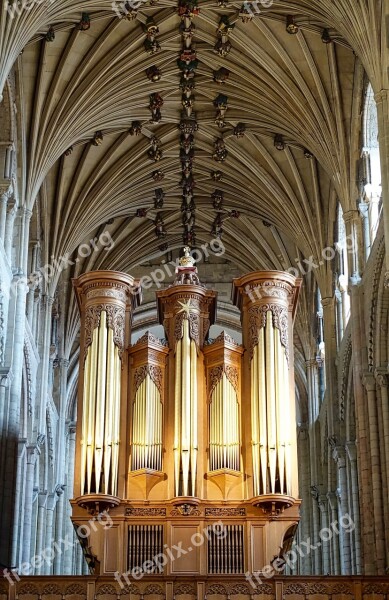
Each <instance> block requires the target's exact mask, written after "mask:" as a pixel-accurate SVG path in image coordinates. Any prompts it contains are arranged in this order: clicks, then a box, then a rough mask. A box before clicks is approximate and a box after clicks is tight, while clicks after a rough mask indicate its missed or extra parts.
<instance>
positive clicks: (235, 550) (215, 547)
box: [207, 525, 244, 574]
mask: <svg viewBox="0 0 389 600" xmlns="http://www.w3.org/2000/svg"><path fill="white" fill-rule="evenodd" d="M207 537H208V573H220V574H222V573H243V572H244V544H243V525H224V527H223V532H221V531H219V530H218V531H212V529H211V528H210V529H209V534H208V536H207Z"/></svg>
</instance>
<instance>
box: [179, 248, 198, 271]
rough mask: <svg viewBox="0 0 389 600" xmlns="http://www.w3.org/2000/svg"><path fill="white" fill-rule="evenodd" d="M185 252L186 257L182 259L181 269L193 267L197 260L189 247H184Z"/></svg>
mask: <svg viewBox="0 0 389 600" xmlns="http://www.w3.org/2000/svg"><path fill="white" fill-rule="evenodd" d="M183 251H184V256H182V257H181V258H180V267H193V265H194V263H195V260H194V258H193V256H191V254H190V248H189V246H184V248H183Z"/></svg>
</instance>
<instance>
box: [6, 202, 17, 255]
mask: <svg viewBox="0 0 389 600" xmlns="http://www.w3.org/2000/svg"><path fill="white" fill-rule="evenodd" d="M16 213H17V203H16V201H15V199H14V198H12V199H11V198H9V199H8V206H7V217H6V222H5V232H4V250H5V254H6V256H7V258H8V260H9V263H10V264H11V263H12V256H11V251H12V240H13V237H14V224H15V217H16Z"/></svg>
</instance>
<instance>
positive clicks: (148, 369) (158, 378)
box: [134, 365, 163, 396]
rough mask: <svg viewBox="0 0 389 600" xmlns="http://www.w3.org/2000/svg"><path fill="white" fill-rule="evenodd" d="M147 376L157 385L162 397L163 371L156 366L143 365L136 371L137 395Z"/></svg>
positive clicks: (135, 385)
mask: <svg viewBox="0 0 389 600" xmlns="http://www.w3.org/2000/svg"><path fill="white" fill-rule="evenodd" d="M147 375H149V376H150V378H151V380H152V381H153V382H154V383H155V385H156V386H157V388H158V391H159V393H160V394H161V396H162V395H163V389H162V369H161V367H156V366H154V365H143V366H142V367H138V368H137V369H135V373H134V387H135V393H136V392H137V391H138V389H139V387H140V385H141V384H142V383H143V381H144V380H145V379H146V377H147Z"/></svg>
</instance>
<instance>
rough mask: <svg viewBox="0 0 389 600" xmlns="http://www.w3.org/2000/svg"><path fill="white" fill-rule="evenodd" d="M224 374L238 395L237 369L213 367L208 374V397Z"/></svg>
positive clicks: (226, 366)
mask: <svg viewBox="0 0 389 600" xmlns="http://www.w3.org/2000/svg"><path fill="white" fill-rule="evenodd" d="M224 373H225V375H226V377H227V379H228V381H229V382H230V383H231V385H232V386H233V387H234V389H235V391H236V393H238V378H239V375H238V369H237V368H236V367H232V366H231V365H218V366H217V367H213V369H211V371H210V373H209V380H210V386H209V388H210V389H209V395H210V396H212V394H213V391H214V389H215V387H216V386H217V384H218V383H219V381H220V380H221V379H222V378H223V374H224Z"/></svg>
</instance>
